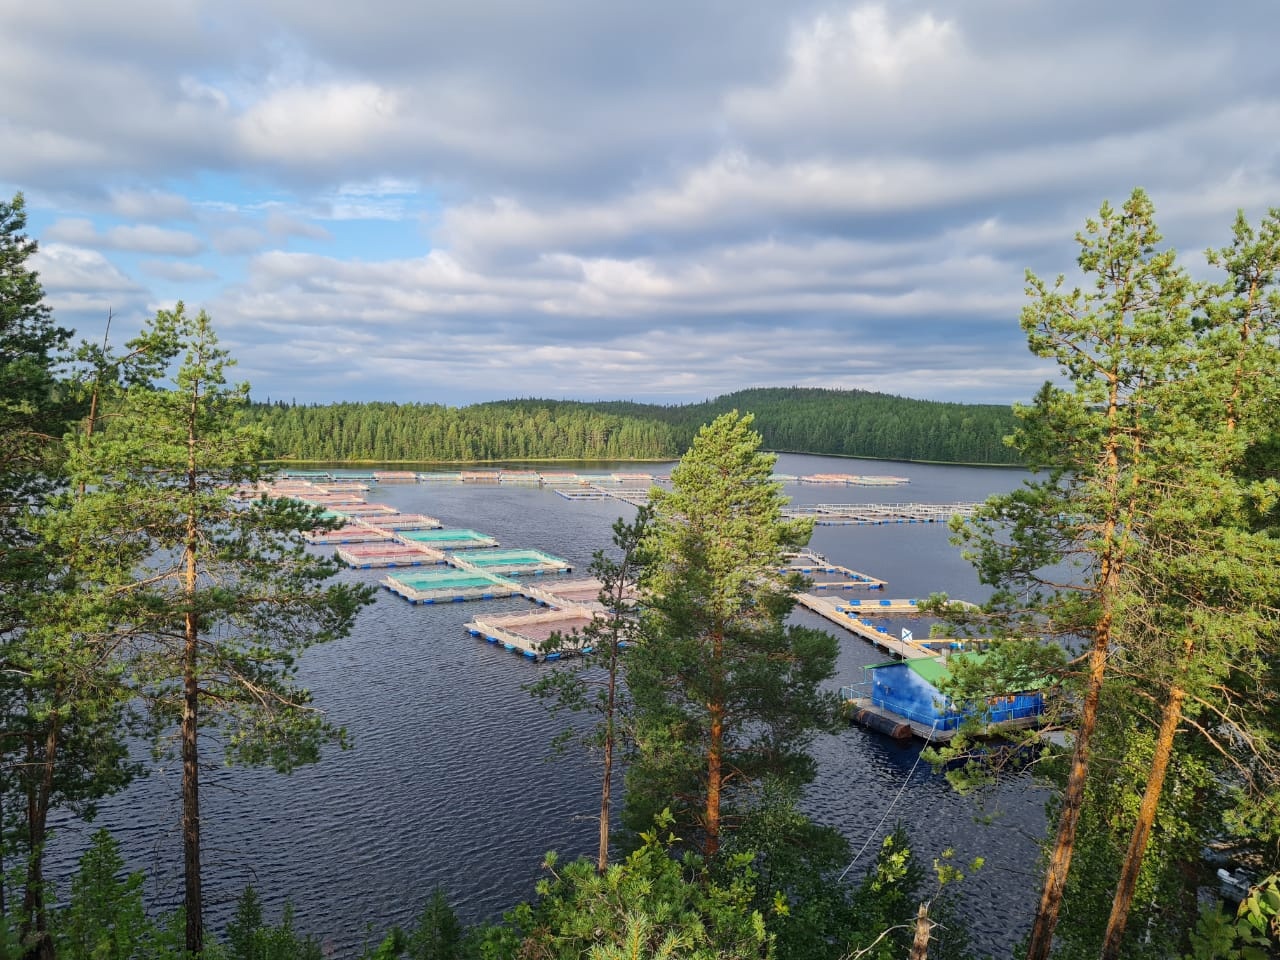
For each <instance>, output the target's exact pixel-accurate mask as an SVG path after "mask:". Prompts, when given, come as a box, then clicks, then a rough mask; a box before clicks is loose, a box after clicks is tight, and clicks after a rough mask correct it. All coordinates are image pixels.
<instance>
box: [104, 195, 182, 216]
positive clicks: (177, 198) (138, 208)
mask: <svg viewBox="0 0 1280 960" xmlns="http://www.w3.org/2000/svg"><path fill="white" fill-rule="evenodd" d="M111 210H112V212H113V213H115V214H116V215H117V216H120V217H124V218H126V219H129V220H190V219H192V217H193V216H194V211H193V209H192V206H191V201H190V200H188V199H187V198H186V197H184V196H182V195H181V194H177V193H166V192H164V191H160V190H112V191H111Z"/></svg>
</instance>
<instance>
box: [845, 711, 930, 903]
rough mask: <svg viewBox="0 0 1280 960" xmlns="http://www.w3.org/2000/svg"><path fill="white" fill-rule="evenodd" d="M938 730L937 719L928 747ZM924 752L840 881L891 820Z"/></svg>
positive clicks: (922, 748)
mask: <svg viewBox="0 0 1280 960" xmlns="http://www.w3.org/2000/svg"><path fill="white" fill-rule="evenodd" d="M937 729H938V721H937V719H935V720H934V721H933V726H932V727H931V728H930V729H929V737H928V738H927V740H926V745H927V744H929V743H932V742H933V734H934V733H936V732H937ZM924 751H925V748H924V747H921V748H920V752H919V753H918V754H916V762H915V763H914V764H912V766H911V769H910V770H909V771H908V772H907V777H906V779H905V780H903V781H902V786H901V787H900V788H899V789H898V794H897V796H895V797H894V798H893V800H892V801H890V803H889V808H888V809H887V810H885V812H884V816H883V817H881V818H880V822H879V823H877V824H876V828H875V829H874V830H872V831H871V836H869V837H867V842H866V843H864V844H863V845H862V849H860V850H859V851H858V852H857V853H856V854H854V856H853V859H852V860H850V861H849V865H848V866H847V867H845V868H844V872H843V873H841V874H840V877H839V880H843V879H844V878H845V875H846V874H847V873H848V872H849V871H850V870H852V869H853V865H854V864H855V863H857V862H858V859H859V858H860V857H861V856H862V855H863V854H864V853H865V852H866V850H867V847H869V846H871V841H872V840H874V839H875V838H876V834H878V833H879V832H880V828H881V827H883V826H884V822H885V821H886V820H888V819H889V814H891V813H892V812H893V808H894V806H896V805H897V803H898V801H899V800H901V799H902V795H903V794H904V793H905V792H906V790H907V784H909V783H910V782H911V778H912V777H913V776H914V775H915V772H916V767H918V766H920V760H921V758H922V757H923V756H924Z"/></svg>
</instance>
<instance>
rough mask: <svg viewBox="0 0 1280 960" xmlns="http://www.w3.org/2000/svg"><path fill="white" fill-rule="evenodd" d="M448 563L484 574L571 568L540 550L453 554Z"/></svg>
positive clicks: (528, 572)
mask: <svg viewBox="0 0 1280 960" xmlns="http://www.w3.org/2000/svg"><path fill="white" fill-rule="evenodd" d="M449 562H450V563H452V564H453V565H454V566H456V567H458V568H459V569H461V570H477V571H483V572H485V573H518V574H534V575H535V576H537V575H541V574H544V573H570V572H571V571H572V570H573V567H572V566H570V564H569V562H568V561H566V560H561V559H560V558H559V557H553V556H551V554H549V553H543V552H542V551H541V550H486V551H484V552H483V553H481V552H477V553H474V554H472V553H471V552H469V551H467V552H462V553H454V554H452V555H451V556H450V557H449Z"/></svg>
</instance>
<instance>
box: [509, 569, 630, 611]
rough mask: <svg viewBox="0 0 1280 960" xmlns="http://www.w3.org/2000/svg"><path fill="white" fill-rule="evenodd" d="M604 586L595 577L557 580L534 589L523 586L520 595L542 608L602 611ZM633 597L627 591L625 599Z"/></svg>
mask: <svg viewBox="0 0 1280 960" xmlns="http://www.w3.org/2000/svg"><path fill="white" fill-rule="evenodd" d="M602 589H604V584H603V583H601V582H600V581H599V580H597V579H596V578H595V577H587V578H584V579H582V580H559V581H556V582H554V583H548V584H540V585H538V586H536V587H534V586H525V587H524V588H523V589H522V590H521V591H520V595H521V596H523V597H525V598H527V599H529V600H532V601H533V602H534V603H536V604H538V605H539V606H543V607H587V608H588V609H591V610H603V609H604V604H602V603H601V602H600V591H601V590H602ZM633 595H634V593H633V591H631V590H628V591H627V598H628V599H630V598H632V597H633Z"/></svg>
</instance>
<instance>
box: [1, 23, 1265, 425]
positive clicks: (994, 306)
mask: <svg viewBox="0 0 1280 960" xmlns="http://www.w3.org/2000/svg"><path fill="white" fill-rule="evenodd" d="M1278 35H1280V4H1277V3H1276V2H1275V0H1252V2H1250V0H1242V2H1235V0H1232V2H1229V3H1225V4H1222V5H1218V4H1211V3H1204V2H1186V0H1160V2H1156V0H1151V2H1145V0H1140V2H1126V0H1107V2H1105V3H1104V2H1098V0H1072V2H1069V3H1067V2H1049V0H1044V2H1033V0H934V2H932V3H916V2H885V3H880V4H876V3H853V4H841V3H810V2H807V0H786V2H783V0H769V2H764V0H760V2H756V0H643V2H622V0H618V2H609V0H452V2H440V0H363V2H359V3H354V2H343V3H339V2H335V0H112V2H110V3H106V2H100V0H0V144H2V146H0V188H3V191H4V192H5V194H6V195H11V194H12V193H13V192H14V191H17V190H22V191H23V192H24V193H25V194H26V197H27V202H28V208H29V215H30V221H29V232H30V233H31V234H32V235H33V236H35V237H36V238H37V239H38V240H39V242H40V253H39V255H38V263H37V268H38V269H39V270H40V273H41V278H42V280H43V283H44V286H45V291H46V294H47V298H48V301H49V302H50V303H51V304H52V306H53V307H54V309H55V311H56V313H57V316H58V318H59V320H60V321H61V322H62V323H64V324H65V325H68V326H72V327H75V328H76V330H77V331H78V332H79V334H80V335H82V336H84V337H87V338H92V339H97V338H100V337H101V335H102V330H103V325H104V322H105V319H106V316H107V312H108V310H110V311H112V312H113V313H114V315H115V317H116V320H115V321H114V322H113V328H112V330H113V336H115V335H116V334H117V333H118V334H119V337H121V338H123V337H125V336H126V335H127V334H128V333H130V332H132V331H135V330H136V329H137V328H138V326H139V325H140V324H141V323H142V321H143V320H144V318H145V317H147V316H148V315H150V314H152V313H154V312H155V310H156V309H157V308H158V307H164V306H172V304H173V302H174V301H176V300H177V299H179V298H181V299H183V300H185V301H186V302H187V304H188V306H190V307H203V308H205V309H207V310H208V311H209V313H210V314H211V316H212V317H213V320H214V325H215V328H216V329H217V330H218V332H219V335H220V336H221V338H222V340H223V342H224V344H225V345H226V346H228V347H229V348H230V349H231V350H232V352H233V354H234V355H235V356H236V357H237V358H238V359H239V361H240V366H239V370H238V376H239V377H240V378H242V379H247V380H249V381H250V382H251V383H252V384H253V388H254V395H255V396H256V397H258V398H260V399H265V398H266V397H271V398H272V399H290V398H295V399H297V400H298V401H300V402H301V401H306V402H312V401H325V400H334V399H383V400H397V401H402V402H403V401H434V402H444V403H449V404H461V403H469V402H473V401H476V400H484V399H495V398H503V397H513V396H541V397H557V398H561V397H571V398H582V399H597V398H631V399H639V400H657V401H660V402H682V401H687V400H699V399H704V398H706V397H710V396H714V395H717V394H720V393H724V392H728V391H731V390H734V389H738V388H742V387H748V386H787V385H793V384H798V385H807V386H823V387H857V388H863V389H869V390H880V391H885V392H889V393H897V394H902V395H905V396H912V397H925V398H931V399H944V400H963V401H973V402H998V403H1006V402H1011V401H1014V400H1019V399H1028V398H1029V397H1030V396H1031V394H1032V393H1033V392H1034V390H1035V388H1036V386H1038V385H1039V383H1041V382H1042V381H1043V380H1044V379H1045V378H1046V377H1047V376H1049V375H1050V374H1051V373H1052V371H1051V370H1050V369H1049V368H1047V367H1046V366H1044V364H1043V363H1042V362H1040V361H1037V360H1036V359H1035V358H1033V357H1032V356H1031V355H1030V354H1029V353H1027V351H1026V347H1025V341H1024V338H1023V335H1022V332H1021V330H1020V329H1019V327H1018V313H1019V310H1020V308H1021V306H1022V303H1023V300H1024V293H1023V286H1024V284H1023V276H1024V271H1025V270H1026V269H1028V268H1030V269H1033V270H1035V271H1036V272H1038V273H1042V274H1047V275H1054V274H1057V273H1059V272H1063V271H1069V270H1070V269H1071V268H1072V267H1073V265H1074V256H1075V247H1074V243H1073V240H1072V237H1073V236H1074V234H1075V232H1076V231H1077V230H1078V229H1079V228H1080V227H1081V226H1082V224H1083V222H1084V219H1085V217H1087V216H1089V215H1090V214H1091V213H1094V212H1096V211H1097V209H1098V206H1099V205H1100V204H1101V202H1102V201H1103V200H1106V199H1110V200H1112V201H1116V202H1119V201H1122V200H1123V199H1124V198H1125V197H1126V196H1127V195H1128V194H1129V192H1130V191H1131V190H1132V189H1133V188H1134V187H1136V186H1142V187H1144V188H1146V190H1147V191H1148V192H1149V193H1150V194H1151V196H1152V198H1153V199H1154V201H1155V204H1156V210H1157V214H1158V217H1159V221H1160V224H1161V226H1162V228H1163V230H1164V233H1165V235H1166V237H1167V238H1168V239H1169V241H1170V243H1171V244H1172V245H1174V246H1176V247H1177V248H1178V249H1179V250H1180V251H1183V252H1184V253H1185V254H1186V255H1187V258H1188V265H1189V266H1190V267H1192V268H1193V269H1195V270H1197V271H1198V272H1203V270H1204V267H1203V257H1202V255H1201V254H1202V251H1203V250H1204V249H1205V248H1206V247H1208V246H1211V245H1212V246H1221V245H1223V244H1225V243H1226V241H1227V239H1228V232H1229V227H1230V224H1231V221H1232V219H1233V217H1234V214H1235V211H1236V209H1237V208H1243V209H1244V210H1245V211H1246V213H1247V214H1249V216H1250V217H1251V218H1253V219H1255V220H1256V219H1257V218H1258V217H1259V216H1260V215H1261V214H1262V213H1264V212H1265V211H1266V210H1267V209H1268V208H1269V207H1271V206H1280V55H1278V54H1277V53H1276V49H1275V40H1276V37H1277V36H1278Z"/></svg>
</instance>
